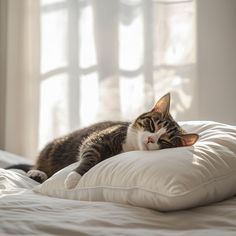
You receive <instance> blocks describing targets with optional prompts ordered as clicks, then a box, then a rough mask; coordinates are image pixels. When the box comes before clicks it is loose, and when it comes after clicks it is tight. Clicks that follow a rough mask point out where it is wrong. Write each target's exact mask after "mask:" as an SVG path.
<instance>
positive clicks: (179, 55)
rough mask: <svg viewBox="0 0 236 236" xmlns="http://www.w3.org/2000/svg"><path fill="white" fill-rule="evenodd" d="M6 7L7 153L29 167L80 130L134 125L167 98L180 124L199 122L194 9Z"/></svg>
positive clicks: (58, 2) (183, 5) (139, 4)
mask: <svg viewBox="0 0 236 236" xmlns="http://www.w3.org/2000/svg"><path fill="white" fill-rule="evenodd" d="M1 1H2V0H1ZM6 2H7V3H8V5H9V6H8V13H9V14H8V17H7V19H8V22H7V25H8V27H9V28H8V34H7V36H8V38H7V43H8V45H7V55H9V56H7V58H8V59H7V73H6V74H7V77H6V78H7V80H6V81H7V84H8V86H7V90H6V95H7V96H6V98H7V99H6V100H7V102H6V116H5V123H6V126H5V127H6V128H5V147H7V149H8V150H11V151H12V150H14V151H16V152H18V153H21V154H24V155H27V156H32V157H33V153H35V152H36V150H38V149H40V148H42V147H43V145H45V143H46V142H48V141H49V140H51V139H52V138H54V137H56V136H59V135H62V134H64V133H67V132H70V131H71V130H74V129H77V128H79V127H81V126H85V125H88V124H90V123H93V122H96V121H99V120H104V119H106V120H107V119H112V120H130V119H132V118H134V117H135V116H136V115H138V114H140V113H141V112H143V111H146V110H147V109H150V108H151V106H152V105H153V104H154V102H155V100H157V99H158V98H159V97H160V96H162V95H163V94H165V93H166V92H171V93H172V107H171V110H172V113H173V114H174V116H175V117H176V118H177V119H178V120H188V119H193V118H196V117H195V115H196V114H197V104H196V101H197V99H195V97H196V89H197V83H196V78H195V67H196V55H195V1H193V0H172V1H168V0H161V1H158V0H157V1H155V0H99V1H96V0H41V1H38V0H33V1H32V0H31V1H30V0H24V1H14V0H10V1H6ZM39 21H40V22H39ZM39 23H40V24H39ZM39 25H40V27H39ZM39 29H40V32H41V34H40V35H41V36H40V43H39V40H38V39H39ZM39 54H40V58H41V59H40V63H39V61H38V59H39ZM39 65H40V68H39ZM39 74H40V77H38V75H39Z"/></svg>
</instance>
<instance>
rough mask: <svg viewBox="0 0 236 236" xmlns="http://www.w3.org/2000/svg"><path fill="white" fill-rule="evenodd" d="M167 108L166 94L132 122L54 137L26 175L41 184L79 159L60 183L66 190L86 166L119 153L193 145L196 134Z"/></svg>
mask: <svg viewBox="0 0 236 236" xmlns="http://www.w3.org/2000/svg"><path fill="white" fill-rule="evenodd" d="M169 109H170V94H169V93H168V94H166V95H164V96H163V97H162V98H160V99H159V101H157V103H156V104H155V106H154V107H153V109H151V111H148V112H146V113H143V114H141V115H140V116H138V117H137V118H136V119H135V120H134V121H133V122H122V121H118V122H114V121H106V122H100V123H96V124H94V125H91V126H89V127H87V128H83V129H80V130H78V131H75V132H73V133H71V134H69V135H66V136H64V137H61V138H57V139H55V140H54V141H52V142H50V143H49V144H48V145H46V147H45V148H44V149H43V150H42V151H41V152H40V154H39V157H38V160H37V162H36V164H35V165H34V167H33V168H32V169H31V170H29V171H28V173H27V175H28V176H29V177H30V178H32V179H34V180H36V181H38V182H40V183H42V182H44V181H45V180H46V179H47V178H49V177H50V176H52V175H53V174H54V173H55V172H57V171H59V170H61V169H62V168H64V167H66V166H68V165H70V164H72V163H74V162H77V161H79V160H80V162H78V163H79V164H78V166H77V167H76V168H75V169H74V170H73V171H72V172H70V173H69V174H68V176H67V177H66V180H65V182H64V185H65V187H66V188H67V189H72V188H75V186H76V185H77V184H78V182H79V180H80V178H81V177H82V176H83V175H84V174H85V173H86V172H87V171H88V170H89V169H91V168H92V167H93V166H95V165H96V164H97V163H99V162H101V161H103V160H105V159H107V158H109V157H112V156H114V155H117V154H119V153H122V152H128V151H133V150H159V149H165V148H174V147H181V146H191V145H193V144H194V143H195V142H196V141H197V140H198V134H195V133H191V134H187V133H186V132H185V131H184V130H183V129H182V128H181V127H180V126H179V125H178V123H177V122H176V121H175V120H174V119H173V118H172V116H171V114H170V112H169Z"/></svg>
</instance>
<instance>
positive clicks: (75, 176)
mask: <svg viewBox="0 0 236 236" xmlns="http://www.w3.org/2000/svg"><path fill="white" fill-rule="evenodd" d="M81 177H82V176H81V175H80V174H79V173H77V172H75V171H72V172H70V173H69V174H68V175H67V177H66V180H65V182H64V185H65V187H66V188H67V189H72V188H75V187H76V185H77V184H78V183H79V181H80V179H81Z"/></svg>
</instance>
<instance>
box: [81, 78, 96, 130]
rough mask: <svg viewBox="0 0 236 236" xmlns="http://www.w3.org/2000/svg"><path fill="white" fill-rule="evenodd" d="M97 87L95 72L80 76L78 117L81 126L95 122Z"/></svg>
mask: <svg viewBox="0 0 236 236" xmlns="http://www.w3.org/2000/svg"><path fill="white" fill-rule="evenodd" d="M98 87H99V83H98V76H97V73H93V74H90V75H88V76H84V77H81V90H80V101H81V107H80V118H81V123H82V126H86V125H89V124H91V123H93V122H96V114H97V111H98V105H99V94H98V91H99V89H98Z"/></svg>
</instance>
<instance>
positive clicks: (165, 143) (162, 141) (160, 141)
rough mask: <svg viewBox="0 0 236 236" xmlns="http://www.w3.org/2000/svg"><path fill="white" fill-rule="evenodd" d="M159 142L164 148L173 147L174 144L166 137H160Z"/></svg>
mask: <svg viewBox="0 0 236 236" xmlns="http://www.w3.org/2000/svg"><path fill="white" fill-rule="evenodd" d="M158 143H159V144H160V145H161V146H162V148H171V147H173V144H172V143H171V142H169V141H167V140H165V139H159V140H158Z"/></svg>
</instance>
